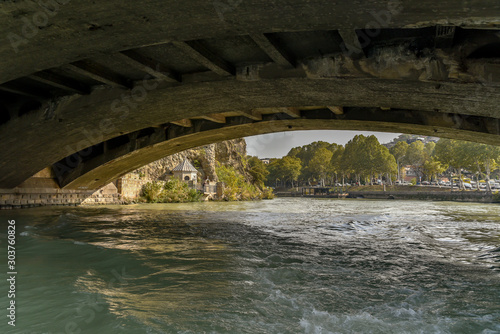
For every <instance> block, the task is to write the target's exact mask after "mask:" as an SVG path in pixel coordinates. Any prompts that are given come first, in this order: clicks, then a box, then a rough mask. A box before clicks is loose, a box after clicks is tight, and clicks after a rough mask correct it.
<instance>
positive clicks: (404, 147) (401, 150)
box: [389, 141, 409, 181]
mask: <svg viewBox="0 0 500 334" xmlns="http://www.w3.org/2000/svg"><path fill="white" fill-rule="evenodd" d="M408 146H409V145H408V143H407V142H406V141H398V142H397V143H396V145H394V146H393V147H391V149H390V150H389V152H390V153H391V154H392V155H393V156H394V158H395V159H396V164H397V169H398V180H399V181H401V167H400V164H403V163H404V161H405V160H404V159H405V157H406V152H407V151H408Z"/></svg>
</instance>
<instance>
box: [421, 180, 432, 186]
mask: <svg viewBox="0 0 500 334" xmlns="http://www.w3.org/2000/svg"><path fill="white" fill-rule="evenodd" d="M430 184H431V183H430V182H429V181H422V185H423V186H428V185H430Z"/></svg>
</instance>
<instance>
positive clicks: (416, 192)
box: [276, 185, 500, 203]
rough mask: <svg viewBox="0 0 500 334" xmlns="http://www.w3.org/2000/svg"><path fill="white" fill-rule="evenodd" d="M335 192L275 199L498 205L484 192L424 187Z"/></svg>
mask: <svg viewBox="0 0 500 334" xmlns="http://www.w3.org/2000/svg"><path fill="white" fill-rule="evenodd" d="M333 189H334V190H337V192H335V191H334V192H330V193H329V194H327V195H326V194H323V195H303V194H302V193H301V192H300V191H278V192H276V196H277V197H307V198H359V199H362V198H364V199H391V200H392V199H394V200H398V199H399V200H422V201H453V202H477V203H500V195H499V194H498V192H497V193H489V192H486V191H459V190H454V191H451V190H450V188H445V187H441V188H439V187H425V186H385V187H384V186H382V185H373V186H353V187H344V188H340V187H339V188H333Z"/></svg>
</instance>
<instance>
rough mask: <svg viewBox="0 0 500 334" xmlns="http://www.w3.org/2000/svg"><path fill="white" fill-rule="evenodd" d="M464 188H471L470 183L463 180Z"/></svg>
mask: <svg viewBox="0 0 500 334" xmlns="http://www.w3.org/2000/svg"><path fill="white" fill-rule="evenodd" d="M464 188H465V189H472V185H471V184H470V183H467V182H464Z"/></svg>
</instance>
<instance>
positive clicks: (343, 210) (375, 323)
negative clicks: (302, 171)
mask: <svg viewBox="0 0 500 334" xmlns="http://www.w3.org/2000/svg"><path fill="white" fill-rule="evenodd" d="M0 219H1V220H0V221H1V222H2V223H1V225H0V227H1V228H2V232H1V233H2V235H1V239H0V245H1V246H2V254H4V255H2V256H1V257H3V258H4V260H2V261H3V262H4V263H5V264H2V265H1V266H0V267H1V268H4V269H2V272H3V275H4V276H3V277H6V272H7V271H8V270H7V269H6V268H7V256H6V241H7V220H8V219H15V221H16V230H17V235H16V241H17V243H16V257H17V258H16V266H17V267H16V270H17V276H16V298H15V300H16V306H17V309H16V327H11V326H9V325H8V324H7V321H8V319H7V317H6V315H7V310H6V307H7V306H8V303H9V300H10V299H8V298H7V292H8V289H9V287H8V285H7V283H6V280H5V279H3V280H2V281H1V282H0V291H1V292H0V305H1V309H2V310H4V311H3V313H4V314H1V317H0V319H3V320H1V323H0V333H186V334H187V333H398V334H399V333H500V206H498V205H493V204H488V205H485V204H471V203H466V204H464V203H449V202H416V201H369V200H347V199H346V200H337V199H303V198H289V199H288V198H279V199H274V200H269V201H258V202H240V203H238V202H234V203H226V202H224V203H214V202H212V203H192V204H148V205H130V206H109V207H87V208H66V207H64V208H54V207H52V208H36V209H27V210H14V211H2V212H0Z"/></svg>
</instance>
